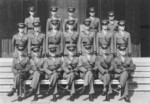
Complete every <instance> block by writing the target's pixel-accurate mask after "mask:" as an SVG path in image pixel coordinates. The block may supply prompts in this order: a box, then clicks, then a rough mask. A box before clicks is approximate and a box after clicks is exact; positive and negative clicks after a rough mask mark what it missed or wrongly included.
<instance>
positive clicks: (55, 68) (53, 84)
mask: <svg viewBox="0 0 150 104" xmlns="http://www.w3.org/2000/svg"><path fill="white" fill-rule="evenodd" d="M49 52H50V53H51V55H50V56H48V57H47V58H46V60H45V62H44V68H43V69H44V72H45V73H46V79H48V80H49V81H50V85H49V89H48V91H47V94H49V92H50V90H51V89H53V99H52V101H54V102H55V101H56V100H57V98H56V94H57V93H58V90H57V81H58V79H59V78H62V68H61V65H62V58H61V57H60V56H59V55H60V51H59V50H58V47H57V45H50V46H49Z"/></svg>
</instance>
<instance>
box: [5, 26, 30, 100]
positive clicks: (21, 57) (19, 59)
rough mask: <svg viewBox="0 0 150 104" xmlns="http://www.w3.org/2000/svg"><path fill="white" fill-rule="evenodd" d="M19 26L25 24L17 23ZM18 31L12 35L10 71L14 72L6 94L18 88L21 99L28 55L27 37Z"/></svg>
mask: <svg viewBox="0 0 150 104" xmlns="http://www.w3.org/2000/svg"><path fill="white" fill-rule="evenodd" d="M18 26H19V28H24V27H25V24H23V23H19V24H18ZM19 34H20V33H18V34H16V35H14V36H13V45H14V46H15V51H14V54H13V62H12V67H11V68H12V72H13V73H14V84H13V89H12V91H10V92H9V93H8V96H12V95H13V94H14V92H15V90H16V89H17V90H18V101H21V100H22V98H21V97H22V88H23V87H22V84H23V83H22V82H23V81H24V80H26V79H28V77H29V69H30V68H29V57H28V56H27V50H26V47H27V37H26V35H25V34H23V36H22V37H20V35H19Z"/></svg>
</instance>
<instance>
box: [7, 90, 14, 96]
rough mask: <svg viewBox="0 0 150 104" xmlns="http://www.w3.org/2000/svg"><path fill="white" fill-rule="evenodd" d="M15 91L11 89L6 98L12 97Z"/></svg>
mask: <svg viewBox="0 0 150 104" xmlns="http://www.w3.org/2000/svg"><path fill="white" fill-rule="evenodd" d="M15 91H16V90H15V89H14V88H13V89H12V90H11V91H10V92H9V93H8V94H7V96H13V95H14V93H15Z"/></svg>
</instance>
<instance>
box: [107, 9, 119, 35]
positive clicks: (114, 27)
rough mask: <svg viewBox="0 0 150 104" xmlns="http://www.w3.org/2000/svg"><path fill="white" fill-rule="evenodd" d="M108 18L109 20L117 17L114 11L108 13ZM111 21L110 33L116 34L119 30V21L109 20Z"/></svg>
mask: <svg viewBox="0 0 150 104" xmlns="http://www.w3.org/2000/svg"><path fill="white" fill-rule="evenodd" d="M108 17H109V18H112V17H113V18H115V15H114V11H110V12H108ZM108 21H109V24H108V30H109V31H110V32H113V33H115V32H116V31H117V29H118V21H117V20H114V19H113V20H110V19H109V20H108Z"/></svg>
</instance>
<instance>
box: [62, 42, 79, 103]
mask: <svg viewBox="0 0 150 104" xmlns="http://www.w3.org/2000/svg"><path fill="white" fill-rule="evenodd" d="M76 54H77V51H76V45H72V44H67V45H66V46H65V52H64V58H63V65H62V69H63V70H64V74H63V78H64V79H66V80H67V86H66V88H65V89H66V90H70V100H71V101H74V97H73V95H74V94H75V78H77V77H78V73H77V66H78V62H79V57H78V56H77V55H76Z"/></svg>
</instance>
